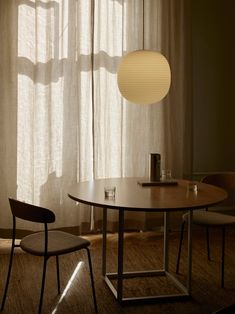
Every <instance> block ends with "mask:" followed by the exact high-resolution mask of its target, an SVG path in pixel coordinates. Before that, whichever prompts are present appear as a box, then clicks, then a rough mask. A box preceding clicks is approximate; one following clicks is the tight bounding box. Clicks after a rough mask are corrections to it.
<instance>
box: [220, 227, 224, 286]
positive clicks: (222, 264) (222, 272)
mask: <svg viewBox="0 0 235 314" xmlns="http://www.w3.org/2000/svg"><path fill="white" fill-rule="evenodd" d="M224 248H225V228H224V227H223V228H222V250H221V288H224Z"/></svg>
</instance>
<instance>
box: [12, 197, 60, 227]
mask: <svg viewBox="0 0 235 314" xmlns="http://www.w3.org/2000/svg"><path fill="white" fill-rule="evenodd" d="M9 202H10V206H11V211H12V214H13V216H15V217H18V218H21V219H24V220H28V221H32V222H41V223H51V222H54V221H55V214H54V213H53V212H52V211H51V210H49V209H47V208H43V207H38V206H35V205H32V204H28V203H24V202H21V201H18V200H15V199H13V198H9Z"/></svg>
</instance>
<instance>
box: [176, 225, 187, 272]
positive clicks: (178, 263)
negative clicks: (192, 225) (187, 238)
mask: <svg viewBox="0 0 235 314" xmlns="http://www.w3.org/2000/svg"><path fill="white" fill-rule="evenodd" d="M184 225H185V221H183V222H182V224H181V231H180V243H179V250H178V257H177V263H176V274H178V273H179V266H180V256H181V248H182V243H183V237H184Z"/></svg>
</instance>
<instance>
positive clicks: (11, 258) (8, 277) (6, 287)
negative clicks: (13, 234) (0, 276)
mask: <svg viewBox="0 0 235 314" xmlns="http://www.w3.org/2000/svg"><path fill="white" fill-rule="evenodd" d="M12 241H14V239H13V240H12ZM14 248H15V245H14V243H12V246H11V254H10V260H9V267H8V273H7V281H6V286H5V290H4V294H3V298H2V304H1V311H3V309H4V305H5V301H6V297H7V290H8V286H9V282H10V276H11V268H12V262H13V256H14Z"/></svg>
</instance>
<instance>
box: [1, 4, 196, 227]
mask: <svg viewBox="0 0 235 314" xmlns="http://www.w3.org/2000/svg"><path fill="white" fill-rule="evenodd" d="M9 2H10V3H9ZM9 2H8V1H5V2H3V1H2V2H1V4H0V17H1V18H0V24H1V25H0V26H1V29H3V32H2V34H1V41H4V42H6V43H7V44H6V45H5V46H2V45H1V48H0V57H1V58H0V64H1V67H0V71H1V73H0V74H1V77H4V81H3V84H2V86H1V87H0V88H1V89H0V92H1V95H2V97H1V100H0V101H1V106H0V113H1V118H0V119H1V125H0V128H1V143H0V145H1V148H2V149H1V151H0V155H1V179H0V180H1V185H2V187H3V188H2V189H1V192H0V196H1V200H0V203H1V204H0V205H1V221H0V227H1V228H9V227H10V226H11V220H10V212H9V205H8V201H7V198H8V197H9V196H13V197H17V198H19V199H21V200H24V201H28V202H32V203H34V204H37V205H39V204H40V205H41V206H47V207H50V208H51V209H53V210H54V211H55V213H56V216H57V220H58V223H56V224H55V225H54V226H53V227H66V226H74V225H79V226H80V227H83V228H84V230H88V229H89V226H90V218H91V211H90V208H89V207H85V206H82V205H79V206H78V204H75V202H73V201H72V200H70V199H69V198H68V197H67V191H68V187H69V186H70V185H72V184H73V183H75V182H79V181H85V180H90V179H93V178H105V177H121V176H146V175H148V155H149V153H150V152H159V153H161V155H162V166H163V167H165V166H167V167H171V169H172V172H173V174H174V175H175V176H177V177H182V176H183V174H184V173H189V172H190V160H191V155H190V139H191V138H190V134H191V130H190V119H191V111H190V100H191V99H190V80H189V78H188V77H187V78H186V77H185V73H186V71H185V69H187V71H188V61H189V59H188V58H189V57H188V56H190V52H189V51H188V50H187V49H188V48H187V47H188V37H187V36H188V34H187V32H185V30H186V29H184V27H188V25H186V23H188V21H187V19H188V12H189V8H187V6H186V5H185V2H186V1H184V0H180V1H178V2H177V4H178V6H176V5H174V1H171V0H163V1H162V0H145V1H144V2H143V1H142V0H104V1H103V0H95V1H93V0H90V1H88V0H86V1H82V0H80V1H79V0H77V1H76V0H51V1H49V0H22V1H21V0H20V1H9ZM143 3H144V21H145V23H144V25H143ZM6 21H7V23H6ZM143 26H144V27H143ZM143 31H144V34H143ZM184 33H185V34H186V35H185V34H184ZM163 34H164V37H163ZM172 34H174V36H173V35H172ZM176 40H177V42H176ZM143 47H144V48H145V49H154V50H159V51H162V53H163V54H165V55H166V57H167V58H168V60H169V62H170V64H172V65H173V80H174V83H173V88H172V91H170V94H169V96H168V97H167V98H166V99H165V100H164V101H163V102H161V103H158V104H153V105H150V106H142V105H138V104H131V103H127V102H126V101H125V100H124V99H123V98H122V97H121V95H120V93H119V91H118V87H117V75H116V72H117V67H118V64H119V62H120V59H121V57H122V55H124V54H126V53H127V52H129V51H132V50H136V49H142V48H143ZM175 65H177V66H175ZM187 73H189V71H188V72H187ZM178 87H180V91H179V89H178ZM185 91H187V93H185ZM172 113H174V117H172ZM186 128H187V130H186ZM185 134H187V136H185ZM176 144H177V145H176ZM184 156H186V157H184ZM184 159H185V160H184ZM185 165H186V166H185ZM126 219H127V221H129V222H130V226H132V227H137V228H145V227H146V225H148V224H147V223H146V219H148V215H145V214H143V213H142V214H139V215H136V214H135V213H134V214H132V213H129V214H127V216H126ZM100 220H101V214H100V212H99V211H95V226H96V227H98V226H99V223H98V222H99V221H100ZM109 220H110V221H111V222H113V223H115V221H116V213H115V212H112V213H111V214H110V216H109ZM20 226H21V228H24V226H25V225H24V223H23V222H22V223H21V225H20Z"/></svg>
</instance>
